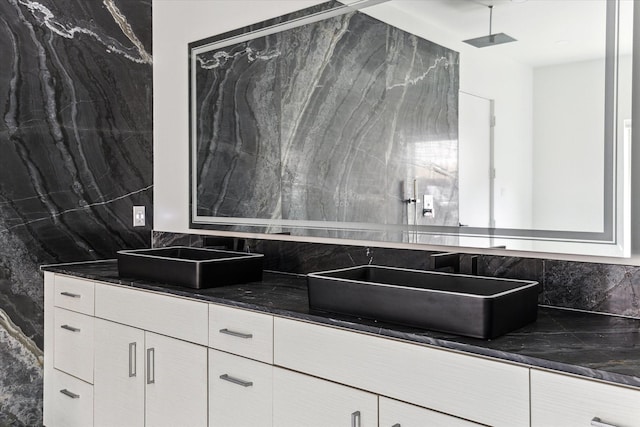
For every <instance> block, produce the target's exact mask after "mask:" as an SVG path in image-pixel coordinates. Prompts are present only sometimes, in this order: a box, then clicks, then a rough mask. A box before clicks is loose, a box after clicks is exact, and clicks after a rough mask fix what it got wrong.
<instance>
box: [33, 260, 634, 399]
mask: <svg viewBox="0 0 640 427" xmlns="http://www.w3.org/2000/svg"><path fill="white" fill-rule="evenodd" d="M97 262H103V261H97ZM104 262H112V260H105V261H104ZM91 263H96V261H92V262H91ZM65 265H69V266H77V265H78V263H70V264H57V265H45V266H42V267H41V269H42V270H43V271H49V272H53V273H59V274H66V275H69V276H74V277H79V278H84V279H88V280H92V281H99V282H108V283H113V284H116V285H121V286H125V287H132V288H136V289H143V290H148V291H154V292H159V293H164V294H169V295H174V296H179V297H184V298H189V299H193V300H198V301H203V302H208V303H215V304H221V305H226V306H231V307H237V308H242V309H248V310H253V311H258V312H263V313H269V314H274V315H277V316H281V317H285V318H290V319H296V320H303V321H308V322H312V323H317V324H322V325H328V326H332V327H338V328H342V329H347V330H352V331H356V332H364V333H368V334H371V335H376V336H381V337H387V338H392V339H397V340H400V341H404V342H408V343H412V344H422V345H428V346H432V347H436V348H441V349H447V350H453V351H457V352H461V353H465V354H470V355H477V356H483V357H488V358H490V359H494V360H502V361H506V362H511V363H516V364H522V365H526V366H527V367H530V368H534V369H535V368H540V369H546V370H551V371H556V372H560V373H565V374H572V375H577V376H579V377H585V378H587V379H595V380H600V381H605V382H608V383H613V384H616V385H622V386H628V387H633V388H640V377H637V376H632V375H625V374H619V373H615V372H608V371H605V370H601V369H593V368H588V367H584V366H577V365H572V364H567V363H562V362H556V361H552V360H546V359H542V358H538V357H533V356H527V355H522V354H516V353H511V352H508V351H501V350H496V349H492V348H486V347H480V346H477V345H473V344H467V343H463V342H456V341H454V340H451V339H440V338H434V337H429V336H424V335H417V334H413V333H406V332H402V331H400V330H395V329H390V328H388V327H375V326H371V325H366V324H364V323H358V322H354V321H347V320H342V319H335V318H332V317H331V316H330V315H329V314H328V313H327V315H321V314H309V313H299V312H295V311H291V310H284V309H278V308H274V307H268V306H266V305H260V304H251V303H246V302H242V301H234V300H233V299H228V298H220V297H214V296H209V295H200V294H197V293H194V292H192V291H190V290H189V289H188V288H184V289H176V288H168V287H165V286H162V285H153V284H150V283H145V282H140V281H133V280H127V279H119V278H110V277H108V278H107V277H100V276H97V275H95V274H90V273H82V272H78V271H73V270H69V269H65ZM557 310H562V309H559V308H558V309H557Z"/></svg>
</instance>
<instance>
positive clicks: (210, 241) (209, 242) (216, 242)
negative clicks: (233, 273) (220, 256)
mask: <svg viewBox="0 0 640 427" xmlns="http://www.w3.org/2000/svg"><path fill="white" fill-rule="evenodd" d="M246 243H247V242H246V240H245V239H239V238H237V237H221V236H205V237H204V238H203V239H202V247H203V248H209V249H224V250H229V251H238V252H243V251H244V250H245V247H246V246H247V245H246Z"/></svg>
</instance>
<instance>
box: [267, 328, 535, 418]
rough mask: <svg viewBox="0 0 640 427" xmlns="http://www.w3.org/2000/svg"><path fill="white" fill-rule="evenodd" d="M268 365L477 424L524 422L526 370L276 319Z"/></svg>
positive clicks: (446, 352) (527, 384) (382, 339)
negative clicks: (271, 364)
mask: <svg viewBox="0 0 640 427" xmlns="http://www.w3.org/2000/svg"><path fill="white" fill-rule="evenodd" d="M274 364H275V365H279V366H283V367H286V368H290V369H293V370H296V371H300V372H306V373H309V374H311V375H315V376H318V377H321V378H327V379H329V380H332V381H336V382H338V383H342V384H346V385H350V386H353V387H357V388H361V389H363V390H369V391H372V392H374V393H378V394H382V395H386V396H389V397H392V398H394V399H398V400H402V401H405V402H409V403H413V404H416V405H419V406H424V407H426V408H429V409H433V410H436V411H439V412H444V413H447V414H452V415H454V416H457V417H461V418H465V419H469V420H473V421H475V422H478V423H482V424H488V425H492V426H501V425H504V426H509V427H512V426H514V425H528V423H529V369H528V368H525V367H520V366H514V365H510V364H506V363H500V362H494V361H491V360H486V359H482V358H478V357H472V356H466V355H463V354H459V353H455V352H450V351H445V350H438V349H434V348H428V347H425V346H420V345H415V344H410V343H403V342H398V341H393V340H390V339H385V338H379V337H373V336H369V335H365V334H359V333H355V332H350V331H345V330H340V329H334V328H330V327H326V326H319V325H312V324H308V323H303V322H299V321H294V320H290V319H283V318H278V317H276V318H275V319H274Z"/></svg>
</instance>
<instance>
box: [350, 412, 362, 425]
mask: <svg viewBox="0 0 640 427" xmlns="http://www.w3.org/2000/svg"><path fill="white" fill-rule="evenodd" d="M351 427H360V411H356V412H354V413H353V414H351Z"/></svg>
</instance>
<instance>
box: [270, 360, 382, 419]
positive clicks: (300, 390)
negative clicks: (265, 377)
mask: <svg viewBox="0 0 640 427" xmlns="http://www.w3.org/2000/svg"><path fill="white" fill-rule="evenodd" d="M273 425H274V426H277V427H300V426H305V427H314V426H317V427H327V426H333V427H340V426H344V427H376V426H377V425H378V397H377V396H376V395H375V394H371V393H367V392H364V391H361V390H356V389H354V388H350V387H346V386H343V385H340V384H335V383H332V382H330V381H325V380H321V379H318V378H314V377H310V376H308V375H304V374H300V373H297V372H292V371H288V370H286V369H280V368H275V367H274V368H273Z"/></svg>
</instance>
